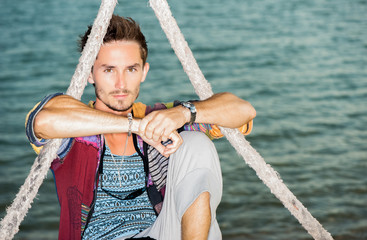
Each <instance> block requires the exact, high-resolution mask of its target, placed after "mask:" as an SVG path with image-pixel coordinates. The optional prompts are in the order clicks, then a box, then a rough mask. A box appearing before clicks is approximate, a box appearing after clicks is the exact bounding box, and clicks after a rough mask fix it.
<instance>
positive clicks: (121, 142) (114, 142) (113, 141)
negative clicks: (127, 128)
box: [104, 133, 136, 156]
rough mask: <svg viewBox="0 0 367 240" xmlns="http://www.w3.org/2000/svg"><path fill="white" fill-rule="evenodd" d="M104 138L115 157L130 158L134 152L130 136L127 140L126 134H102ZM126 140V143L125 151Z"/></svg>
mask: <svg viewBox="0 0 367 240" xmlns="http://www.w3.org/2000/svg"><path fill="white" fill-rule="evenodd" d="M104 137H105V140H106V144H107V145H108V147H109V148H110V150H111V153H113V154H115V155H125V156H130V155H132V154H134V153H135V152H136V150H135V147H134V141H133V136H132V135H131V136H130V137H128V138H127V133H109V134H104ZM126 139H127V141H128V143H127V146H126V149H125V144H126Z"/></svg>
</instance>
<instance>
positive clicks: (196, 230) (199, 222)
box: [181, 192, 211, 240]
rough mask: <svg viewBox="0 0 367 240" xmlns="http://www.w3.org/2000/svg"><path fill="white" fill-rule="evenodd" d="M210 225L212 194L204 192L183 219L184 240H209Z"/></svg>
mask: <svg viewBox="0 0 367 240" xmlns="http://www.w3.org/2000/svg"><path fill="white" fill-rule="evenodd" d="M210 223H211V213H210V194H209V193H208V192H204V193H202V194H200V195H199V197H198V198H197V199H196V200H195V202H194V203H193V204H191V206H190V207H189V208H188V209H187V210H186V212H185V214H184V215H183V217H182V220H181V231H182V232H181V234H182V240H190V239H191V240H196V239H208V234H209V229H210Z"/></svg>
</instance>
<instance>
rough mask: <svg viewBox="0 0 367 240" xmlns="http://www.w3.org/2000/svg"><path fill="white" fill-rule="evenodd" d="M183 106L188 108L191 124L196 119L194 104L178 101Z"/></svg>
mask: <svg viewBox="0 0 367 240" xmlns="http://www.w3.org/2000/svg"><path fill="white" fill-rule="evenodd" d="M180 104H181V105H182V106H183V107H185V108H187V109H189V110H190V113H191V118H190V124H193V123H194V122H195V119H196V108H195V105H194V104H193V103H192V102H181V103H180Z"/></svg>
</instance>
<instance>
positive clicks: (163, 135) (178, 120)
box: [139, 106, 190, 141]
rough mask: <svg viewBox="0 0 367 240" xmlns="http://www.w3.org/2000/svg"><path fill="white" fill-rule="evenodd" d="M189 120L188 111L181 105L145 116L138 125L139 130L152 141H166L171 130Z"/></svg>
mask: <svg viewBox="0 0 367 240" xmlns="http://www.w3.org/2000/svg"><path fill="white" fill-rule="evenodd" d="M189 120H190V111H189V110H188V109H186V108H184V107H182V106H177V107H174V108H169V109H164V110H158V111H154V112H151V113H149V114H148V115H147V116H145V117H144V118H143V119H142V120H141V122H140V126H139V132H143V133H144V135H145V137H146V138H148V139H151V140H153V141H158V140H159V139H161V140H162V141H167V140H168V139H170V135H171V133H172V132H174V131H176V130H177V129H179V128H181V127H182V126H183V125H184V124H185V123H186V122H188V121H189Z"/></svg>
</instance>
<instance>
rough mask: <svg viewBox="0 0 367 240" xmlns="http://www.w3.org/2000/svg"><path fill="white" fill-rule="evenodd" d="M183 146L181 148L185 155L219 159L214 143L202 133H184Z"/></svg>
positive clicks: (182, 134)
mask: <svg viewBox="0 0 367 240" xmlns="http://www.w3.org/2000/svg"><path fill="white" fill-rule="evenodd" d="M181 136H182V139H183V144H182V146H181V147H180V148H181V150H182V152H183V153H184V154H188V155H190V156H191V155H195V156H198V157H201V158H205V159H206V158H209V159H217V158H218V154H217V150H216V149H215V146H214V144H213V142H212V141H211V140H210V139H209V137H208V136H206V135H205V134H204V133H201V132H182V133H181Z"/></svg>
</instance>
